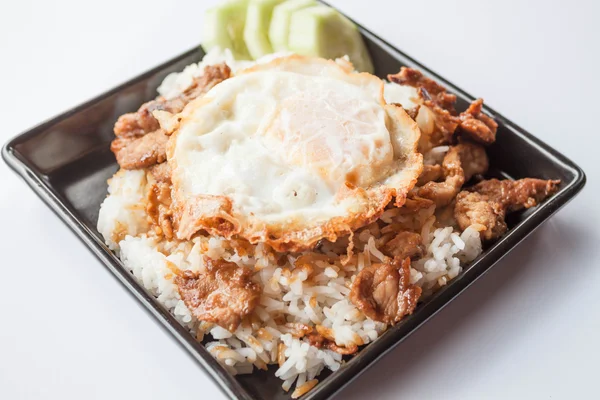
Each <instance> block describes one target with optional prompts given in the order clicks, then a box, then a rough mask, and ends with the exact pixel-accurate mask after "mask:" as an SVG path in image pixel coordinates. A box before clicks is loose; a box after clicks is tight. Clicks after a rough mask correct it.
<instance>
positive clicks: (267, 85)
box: [157, 55, 422, 251]
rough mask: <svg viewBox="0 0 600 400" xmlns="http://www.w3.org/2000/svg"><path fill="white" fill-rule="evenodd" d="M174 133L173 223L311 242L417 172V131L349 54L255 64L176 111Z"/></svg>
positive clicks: (185, 230)
mask: <svg viewBox="0 0 600 400" xmlns="http://www.w3.org/2000/svg"><path fill="white" fill-rule="evenodd" d="M157 118H158V119H159V121H160V122H161V126H162V127H163V129H166V130H167V131H169V132H171V133H172V135H171V138H170V140H169V143H168V146H167V158H168V162H169V165H170V167H171V170H172V176H171V178H172V183H173V193H172V194H173V200H174V207H173V208H174V210H175V213H174V214H175V215H174V222H175V227H176V229H177V236H178V238H179V239H182V240H184V239H189V238H190V237H192V236H193V235H194V234H196V233H197V232H198V231H206V232H208V233H210V234H214V235H219V236H224V237H231V236H234V235H235V236H237V237H243V238H245V239H247V240H249V241H250V242H251V243H259V242H263V243H267V244H269V245H271V246H272V247H273V248H275V249H276V250H278V251H300V250H305V249H309V248H312V247H314V246H315V244H316V243H317V242H318V241H319V240H321V239H328V240H331V241H334V240H336V239H337V238H338V237H340V236H343V235H347V234H349V233H351V232H353V231H354V230H356V229H358V228H360V227H362V226H364V225H366V224H368V223H370V222H372V221H374V220H376V219H377V218H378V217H379V216H380V215H381V213H382V212H383V211H384V209H385V207H386V206H387V205H388V203H390V202H391V201H392V199H394V198H395V205H396V206H401V205H402V204H403V203H404V200H405V198H406V194H407V192H408V191H409V190H410V189H411V188H412V187H413V186H414V184H415V182H416V179H417V177H418V176H419V174H420V171H421V169H422V156H421V155H420V154H419V153H418V152H417V151H416V146H417V142H418V139H419V135H420V133H419V129H418V127H417V125H416V123H415V122H414V121H413V120H412V119H411V118H410V117H409V116H408V115H407V114H406V112H405V111H404V110H403V109H402V108H400V107H397V106H394V105H388V104H386V102H385V100H384V98H383V81H381V80H380V79H379V78H377V77H375V76H374V75H371V74H367V73H356V72H353V71H352V68H351V66H349V65H348V63H347V62H342V63H336V62H334V61H329V60H324V59H319V58H311V57H304V56H298V55H293V56H289V57H283V58H278V59H275V60H273V61H271V62H268V63H264V64H259V65H255V66H253V67H251V68H248V69H246V70H243V71H240V72H238V73H237V74H236V76H235V77H233V78H230V79H228V80H226V81H223V82H222V83H220V84H218V85H217V86H215V87H214V88H213V89H212V90H210V91H209V92H208V93H207V94H206V95H205V96H204V97H202V98H199V99H196V100H194V101H192V102H191V103H189V104H188V105H187V106H186V107H185V109H184V110H183V111H182V112H181V113H180V114H177V115H173V116H171V115H165V114H164V113H161V114H160V115H157Z"/></svg>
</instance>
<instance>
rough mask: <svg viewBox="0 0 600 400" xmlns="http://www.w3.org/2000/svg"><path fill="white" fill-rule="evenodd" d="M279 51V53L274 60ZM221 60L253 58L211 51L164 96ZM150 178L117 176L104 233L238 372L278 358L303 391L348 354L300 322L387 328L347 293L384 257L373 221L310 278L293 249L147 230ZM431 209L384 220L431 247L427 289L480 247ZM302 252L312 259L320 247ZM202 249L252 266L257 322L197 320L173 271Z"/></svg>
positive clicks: (170, 81) (351, 339)
mask: <svg viewBox="0 0 600 400" xmlns="http://www.w3.org/2000/svg"><path fill="white" fill-rule="evenodd" d="M277 56H280V55H274V56H271V58H273V57H277ZM218 62H226V63H227V64H228V65H229V66H230V67H231V68H232V70H234V71H235V70H238V69H239V68H244V67H246V66H248V62H238V61H235V60H234V59H233V57H232V56H231V53H230V52H229V51H228V50H225V51H219V50H214V51H212V52H210V53H209V54H207V56H206V57H205V58H204V59H203V60H202V62H200V63H198V64H193V65H190V66H188V67H186V69H185V70H184V71H182V72H181V73H177V74H171V75H169V76H168V77H167V78H166V79H165V80H164V82H163V83H162V84H161V86H160V87H159V93H160V94H161V95H163V96H165V97H167V98H170V97H174V96H176V95H177V94H179V93H181V92H182V91H183V90H185V89H186V88H187V87H189V85H190V84H191V82H192V80H193V78H194V77H197V76H200V75H201V74H202V73H203V69H204V66H205V65H209V64H214V63H218ZM259 62H262V61H259ZM388 87H389V86H388ZM386 89H387V87H386ZM401 94H402V93H401ZM396 95H398V93H396ZM402 95H404V94H402ZM404 101H406V100H404ZM446 151H447V148H444V147H443V146H442V147H438V148H434V149H432V150H431V151H430V152H429V153H430V154H427V155H426V159H431V162H434V161H437V160H438V159H439V158H440V157H443V155H444V154H445V152H446ZM146 185H147V179H146V172H145V171H143V170H137V171H124V170H123V171H119V172H118V173H117V174H115V176H114V177H113V178H112V179H111V181H110V184H109V190H108V191H109V196H108V197H107V198H106V200H105V201H104V202H103V203H102V206H101V209H100V215H99V220H98V230H99V232H100V233H101V234H102V235H103V236H104V238H105V241H106V244H107V245H108V246H109V247H110V248H111V249H112V250H114V251H115V252H117V254H119V256H120V258H121V260H122V261H123V265H124V267H125V268H127V270H129V271H130V272H131V273H132V274H133V276H134V277H135V278H136V280H137V281H138V282H139V283H140V284H141V285H143V286H144V287H145V288H146V289H147V290H148V291H149V292H150V293H151V294H152V295H154V296H155V297H156V298H157V300H158V301H159V302H160V303H161V304H162V305H164V307H165V308H166V309H167V310H169V311H170V312H171V313H172V314H173V315H174V316H175V317H176V318H177V320H178V321H180V322H181V323H182V324H183V325H184V326H186V327H187V328H188V329H189V330H190V332H191V333H192V334H193V335H195V337H196V338H198V340H203V339H206V341H205V343H206V344H205V346H206V349H207V350H208V351H209V352H210V354H212V355H213V356H214V357H215V358H216V359H217V360H218V361H219V362H220V363H221V364H222V365H223V366H224V367H225V368H226V369H227V370H228V371H229V372H231V373H232V374H247V373H252V371H254V369H255V368H259V369H266V367H267V365H271V364H278V365H279V368H278V369H277V371H276V372H275V375H276V376H277V377H279V378H280V379H282V381H283V383H282V387H283V389H284V390H286V391H287V390H289V389H290V388H291V387H292V385H294V383H296V388H297V389H296V392H294V394H293V396H299V395H300V394H302V393H304V392H305V391H306V390H308V389H310V388H311V387H312V386H314V384H315V383H316V381H315V379H316V377H317V376H318V375H319V373H320V372H321V371H322V370H323V369H324V368H328V369H329V370H331V371H336V370H337V369H339V368H340V366H341V365H342V364H343V362H344V361H343V360H342V356H341V355H340V354H338V353H336V352H334V351H331V350H327V349H319V348H316V347H314V346H311V345H310V344H309V343H308V342H307V341H306V339H299V338H298V337H296V336H295V335H294V333H295V330H294V326H293V324H306V325H310V326H320V327H321V328H322V329H327V330H328V332H330V334H331V335H332V336H333V337H334V339H335V342H336V344H337V345H338V346H353V345H359V346H360V345H364V344H368V343H370V342H372V341H374V340H376V339H377V338H378V337H379V336H380V335H381V334H382V333H383V332H384V331H385V330H386V329H387V327H386V325H385V324H383V323H380V322H376V321H373V320H371V319H369V318H367V317H365V315H364V314H363V313H362V312H361V311H360V310H358V309H357V308H356V307H355V306H354V305H353V304H352V303H351V302H350V301H349V299H348V295H349V292H350V289H349V286H350V285H351V282H352V280H353V279H354V277H355V276H356V274H357V273H358V272H359V271H360V270H362V269H363V268H365V267H367V266H370V265H371V264H372V263H376V262H381V261H384V260H385V259H386V256H385V255H384V254H383V253H382V252H381V251H380V250H379V248H378V247H377V240H378V238H379V236H380V233H379V228H378V227H377V224H376V223H375V224H372V226H369V227H366V228H363V229H362V230H360V231H359V232H357V233H356V235H355V237H356V238H357V242H358V245H357V247H356V248H355V254H354V255H353V256H352V257H351V258H350V259H349V261H348V262H347V263H344V264H342V262H341V259H342V258H344V257H340V254H345V248H346V244H345V243H325V244H324V245H323V246H322V248H321V249H320V251H321V255H323V254H325V255H329V256H332V257H334V259H335V260H337V261H335V262H327V261H321V260H320V259H316V258H313V259H312V260H311V263H310V265H311V268H312V272H311V279H310V280H308V276H309V273H308V271H307V270H305V269H304V268H295V265H294V263H295V261H296V258H294V257H292V256H291V255H288V256H287V260H288V261H287V263H286V264H285V265H278V263H277V258H276V255H275V254H274V253H273V252H272V251H270V250H269V249H268V248H267V246H263V245H261V244H259V245H257V246H255V248H254V249H253V253H252V254H238V253H237V252H236V251H235V250H232V249H231V248H232V247H231V246H228V242H227V241H226V240H225V239H222V238H218V237H197V238H194V239H193V240H191V241H189V242H178V243H175V242H168V241H166V240H158V239H156V238H153V237H149V236H147V234H146V232H147V231H148V229H149V226H148V222H147V215H146V211H145V193H146ZM433 214H434V209H433V208H430V209H426V210H421V211H419V212H417V213H413V214H411V215H406V214H403V213H401V212H400V211H399V210H398V209H389V210H387V211H386V212H385V213H384V214H383V216H382V217H381V220H382V221H383V222H384V223H387V224H389V223H392V222H394V223H399V224H401V225H402V226H403V227H406V229H410V230H413V231H417V232H420V233H421V235H422V238H423V244H424V246H426V249H427V251H426V254H425V256H424V257H423V258H421V259H420V260H418V261H415V262H413V263H412V266H411V270H410V273H411V283H413V284H417V285H419V286H421V287H422V289H423V293H424V296H426V295H429V294H431V293H433V292H434V291H435V290H436V289H438V288H439V287H441V286H444V285H446V284H447V283H448V282H449V281H450V280H452V279H453V278H455V277H456V276H457V275H458V274H460V272H461V271H462V267H463V265H464V264H465V263H468V262H470V261H472V260H473V259H474V258H476V257H477V256H478V255H479V254H480V253H481V242H480V237H479V233H478V232H477V230H476V229H474V228H471V227H470V228H468V229H466V230H465V231H464V232H462V233H460V232H456V231H454V230H453V228H452V227H437V228H436V227H435V225H434V224H435V216H434V215H433ZM166 254H168V256H167V255H166ZM305 255H307V256H308V257H312V256H314V253H306V254H305ZM204 256H208V257H210V258H213V259H220V258H221V259H224V260H227V261H230V262H234V263H236V264H238V265H240V266H245V267H249V268H253V270H254V271H255V273H254V279H255V281H256V282H258V283H260V285H261V286H262V288H263V293H262V296H261V298H260V303H259V305H258V306H257V307H256V308H255V310H254V313H253V315H252V317H253V320H254V321H256V323H252V324H250V325H249V326H246V325H241V326H240V327H239V328H238V329H237V330H236V331H235V332H229V331H227V330H226V329H223V328H222V327H219V326H217V325H215V324H211V323H206V322H201V321H197V320H196V319H195V318H194V316H193V315H192V314H191V312H190V310H188V308H187V307H186V306H185V304H184V302H183V301H182V300H181V298H180V296H179V293H178V291H177V287H176V285H175V284H174V283H173V277H174V273H173V269H174V268H175V269H179V270H191V271H196V272H197V271H200V270H202V268H203V263H204ZM290 324H292V325H290Z"/></svg>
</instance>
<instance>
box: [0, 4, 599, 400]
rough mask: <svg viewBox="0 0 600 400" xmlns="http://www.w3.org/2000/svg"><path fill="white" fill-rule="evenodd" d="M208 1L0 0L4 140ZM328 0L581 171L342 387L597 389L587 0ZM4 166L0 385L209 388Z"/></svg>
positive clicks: (114, 76)
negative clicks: (486, 268)
mask: <svg viewBox="0 0 600 400" xmlns="http://www.w3.org/2000/svg"><path fill="white" fill-rule="evenodd" d="M212 3H215V2H214V1H201V0H196V1H189V0H188V1H158V0H145V1H141V0H136V1H125V0H120V1H116V0H104V1H97V2H87V1H81V0H78V1H67V0H53V1H41V0H39V1H19V2H16V1H13V2H8V1H7V2H3V4H2V11H1V13H0V43H1V46H0V50H1V52H0V82H1V86H0V88H1V90H2V95H1V97H0V115H1V116H2V124H1V129H0V141H1V142H2V143H4V142H6V141H7V140H8V139H9V138H10V137H12V136H14V135H15V134H17V133H19V132H21V131H23V130H25V129H27V128H29V127H30V126H32V125H34V124H36V123H38V122H40V121H41V120H44V119H46V118H48V117H51V116H53V115H55V114H58V113H60V112H62V111H63V110H65V109H68V108H70V107H73V106H75V105H77V104H78V103H80V102H82V101H84V100H87V99H89V98H91V97H93V96H95V95H96V94H98V93H100V92H103V91H105V90H107V89H109V88H111V87H113V86H115V85H117V84H119V83H121V82H123V81H125V80H127V79H129V78H131V77H133V76H135V75H137V74H139V73H141V72H143V71H145V70H147V69H149V68H150V67H152V66H154V65H157V64H159V63H161V62H163V61H165V60H167V59H169V58H171V57H172V56H175V55H177V54H179V53H181V52H182V51H184V50H187V49H189V48H191V47H193V46H195V45H196V44H197V43H199V42H200V40H201V37H200V32H201V17H202V14H203V11H204V9H205V8H206V7H208V6H209V5H210V4H212ZM332 3H333V4H335V5H337V6H338V7H339V8H341V9H342V10H343V11H345V12H347V13H348V14H349V15H350V16H351V17H353V18H355V19H356V20H358V21H359V22H361V23H362V24H364V25H365V26H366V27H367V28H369V29H371V30H373V31H374V32H375V33H377V34H379V35H380V36H382V37H383V38H385V39H387V40H388V41H390V42H391V43H392V44H394V45H396V46H397V47H399V48H400V49H402V50H404V51H405V52H407V53H408V54H410V55H412V56H413V57H415V58H416V59H417V60H419V61H421V62H423V63H424V64H425V65H427V66H429V67H430V68H432V69H433V70H434V71H436V72H438V73H440V74H441V75H442V76H444V77H446V78H447V79H449V80H450V81H451V82H454V83H455V84H456V85H458V86H459V87H462V88H464V89H465V90H467V91H468V92H470V93H473V94H475V95H478V96H481V97H484V98H485V100H486V102H487V103H488V104H490V105H491V106H492V107H493V108H495V109H496V110H497V111H499V112H500V113H502V114H504V115H506V116H507V117H508V118H510V119H513V120H514V121H515V122H517V123H518V124H519V125H521V126H523V127H524V128H526V129H527V130H529V131H530V132H533V133H534V134H536V135H537V136H538V137H540V138H542V139H543V140H544V141H546V142H547V143H549V144H550V145H552V146H554V147H555V148H557V149H559V150H560V151H562V152H563V153H564V154H566V155H567V156H569V157H571V158H572V159H573V160H575V161H576V162H577V163H579V165H580V166H581V167H582V168H583V169H584V170H585V171H586V173H587V174H588V184H587V186H586V188H585V189H584V191H583V192H582V194H581V195H580V196H579V197H577V199H576V200H574V201H573V202H572V203H570V204H569V205H568V206H567V207H566V208H565V209H563V210H561V211H560V212H559V213H558V214H557V215H556V216H555V217H554V218H552V220H551V221H549V222H548V223H546V224H545V225H544V226H543V227H542V228H541V229H539V230H538V231H537V232H536V233H535V234H534V235H532V236H531V237H530V238H529V239H528V240H527V241H526V242H524V243H523V244H522V245H521V246H520V247H519V248H518V249H517V250H515V251H513V252H512V253H510V254H509V255H508V256H507V257H506V258H505V259H503V260H502V261H501V262H500V263H499V264H498V265H497V266H496V267H495V268H494V269H493V270H492V271H491V272H490V273H489V274H487V275H486V276H484V277H483V278H482V279H481V280H480V281H478V282H477V283H476V284H475V285H474V286H472V287H471V288H470V289H469V290H468V291H467V292H466V293H464V294H463V295H461V296H460V297H459V298H458V299H457V300H456V301H454V302H453V303H452V304H451V305H450V306H448V307H447V308H445V309H444V310H443V311H442V312H440V313H439V314H438V315H437V316H436V317H435V318H433V320H431V321H430V322H429V323H428V324H426V326H424V327H423V328H421V329H420V330H419V331H418V332H417V333H416V334H414V335H413V336H412V337H410V338H409V339H408V340H406V341H405V342H404V343H403V344H402V345H401V346H399V347H398V348H397V349H396V350H395V351H393V352H392V353H391V354H390V355H388V356H387V357H385V358H384V359H383V360H382V361H381V362H379V363H378V364H377V365H376V366H374V367H373V368H372V369H370V370H369V371H368V372H366V373H365V374H364V375H363V376H362V377H360V378H359V379H358V380H357V381H356V382H355V383H353V384H351V385H350V386H349V387H348V388H347V389H345V390H344V391H343V392H342V394H341V395H340V396H339V398H347V399H362V398H365V397H367V396H368V397H371V398H377V399H396V398H403V399H433V398H436V399H440V398H443V399H461V400H462V399H482V398H486V399H509V398H510V399H516V398H522V399H572V398H593V397H595V396H596V392H597V387H598V376H597V371H598V365H597V362H598V361H597V360H598V357H599V356H600V345H599V340H600V339H598V337H599V330H600V308H599V306H600V295H599V292H600V256H599V254H600V253H599V252H598V244H599V243H600V234H599V233H598V232H599V231H600V230H599V222H600V220H599V216H600V211H599V210H598V207H599V205H598V201H597V196H598V195H599V194H600V192H599V189H600V188H599V186H598V179H599V178H600V168H599V167H598V163H599V158H600V156H599V153H598V150H597V149H598V144H600V141H599V140H598V135H600V132H599V129H600V128H599V125H598V115H599V114H600V108H599V107H600V104H599V101H598V93H600V85H599V82H600V80H599V79H598V71H599V70H600V61H599V60H600V53H599V49H600V45H599V43H600V29H599V28H598V26H599V25H598V21H597V19H598V17H599V16H600V7H599V4H600V3H598V2H595V1H592V0H590V1H569V2H565V1H538V2H534V1H529V2H521V1H519V2H517V1H508V0H501V1H493V2H490V1H486V2H483V1H478V0H472V1H466V0H461V1H452V2H449V1H436V2H421V1H383V0H379V1H378V0H369V1H366V2H365V1H349V0H347V1H343V0H336V1H332ZM394 4H396V5H394ZM0 182H2V188H1V189H0V210H1V211H2V214H1V220H0V221H1V223H2V229H1V230H0V249H1V250H2V251H1V254H2V256H3V260H2V262H1V264H0V265H1V266H2V267H1V268H2V270H1V272H0V282H1V284H0V307H1V308H0V313H1V314H0V398H2V399H7V400H8V399H11V400H12V399H68V400H70V399H73V400H75V399H77V400H79V399H132V398H133V399H141V398H144V399H165V398H170V399H220V398H222V397H223V396H222V395H221V393H220V392H219V390H218V389H217V387H216V386H215V385H214V384H213V383H212V382H211V381H210V380H209V379H208V377H207V376H206V375H205V374H204V372H203V371H202V370H201V369H200V368H199V367H198V366H197V365H196V364H195V363H194V362H193V361H192V360H191V359H190V358H189V357H188V356H187V355H186V354H185V353H184V351H183V350H182V349H181V348H180V347H179V346H178V345H177V344H176V343H175V341H174V340H172V339H171V338H170V336H169V335H168V334H167V333H165V332H164V331H163V330H162V329H160V328H159V327H158V325H157V324H156V323H155V322H154V321H153V320H152V319H151V318H150V317H149V316H148V315H147V314H146V313H145V312H144V311H143V310H142V308H141V307H140V306H139V305H138V304H137V303H136V302H135V301H134V300H133V299H132V298H131V297H130V296H129V295H128V294H127V293H126V292H125V290H124V289H123V288H122V287H121V286H120V285H119V284H118V283H117V281H116V280H115V279H114V278H113V277H112V276H111V275H110V273H109V272H107V270H105V269H104V268H103V267H102V265H101V264H100V263H99V262H98V261H97V260H96V259H95V258H94V257H92V255H91V254H90V253H89V252H88V250H87V249H86V248H85V247H84V246H83V245H82V244H81V243H80V242H79V241H78V240H77V239H76V238H75V236H74V235H73V234H72V233H71V232H70V231H69V230H68V229H67V228H66V227H65V226H64V225H63V224H62V223H61V222H60V221H59V220H58V218H57V217H56V216H54V215H53V214H52V213H51V212H50V211H49V210H48V208H47V207H46V206H45V205H44V204H43V203H42V202H41V201H40V200H39V199H38V198H37V197H36V196H35V195H34V194H33V193H32V192H31V191H30V190H29V189H28V188H27V187H26V185H25V184H24V183H23V182H21V181H20V180H19V179H18V178H17V177H16V175H14V174H13V173H12V172H10V171H9V169H8V168H7V167H6V166H5V165H0Z"/></svg>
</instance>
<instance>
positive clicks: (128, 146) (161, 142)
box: [111, 63, 231, 169]
mask: <svg viewBox="0 0 600 400" xmlns="http://www.w3.org/2000/svg"><path fill="white" fill-rule="evenodd" d="M230 76H231V70H230V69H229V67H228V66H227V65H226V64H224V63H223V64H217V65H209V66H207V67H205V68H204V74H203V75H202V76H200V77H198V78H195V79H194V82H193V84H192V85H191V86H190V87H189V88H188V89H187V90H186V91H185V92H184V93H182V94H181V95H179V96H178V97H175V98H173V99H166V98H164V97H162V96H159V97H157V98H156V99H155V100H152V101H149V102H148V103H145V104H143V105H142V106H141V107H140V109H139V110H138V111H136V112H134V113H128V114H125V115H122V116H121V117H120V118H119V119H118V120H117V122H116V123H115V128H114V132H115V135H116V136H117V137H116V138H115V140H113V142H112V143H111V150H112V152H113V153H115V156H116V158H117V162H118V163H119V165H120V166H121V168H125V169H140V168H146V167H150V166H152V165H155V164H159V163H162V162H164V161H165V160H166V158H167V157H166V153H165V146H166V144H167V141H168V139H169V137H168V135H167V133H166V132H165V131H164V130H162V129H160V125H159V123H158V121H157V120H156V118H154V116H153V115H152V113H153V112H154V111H158V110H160V111H168V112H170V113H178V112H180V111H181V110H183V108H184V107H185V106H186V104H188V103H189V102H190V101H192V100H194V99H195V98H197V97H200V96H202V95H204V94H205V93H206V92H208V91H209V90H210V89H212V88H213V87H214V86H215V85H217V84H218V83H220V82H222V81H224V80H225V79H228V78H229V77H230Z"/></svg>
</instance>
